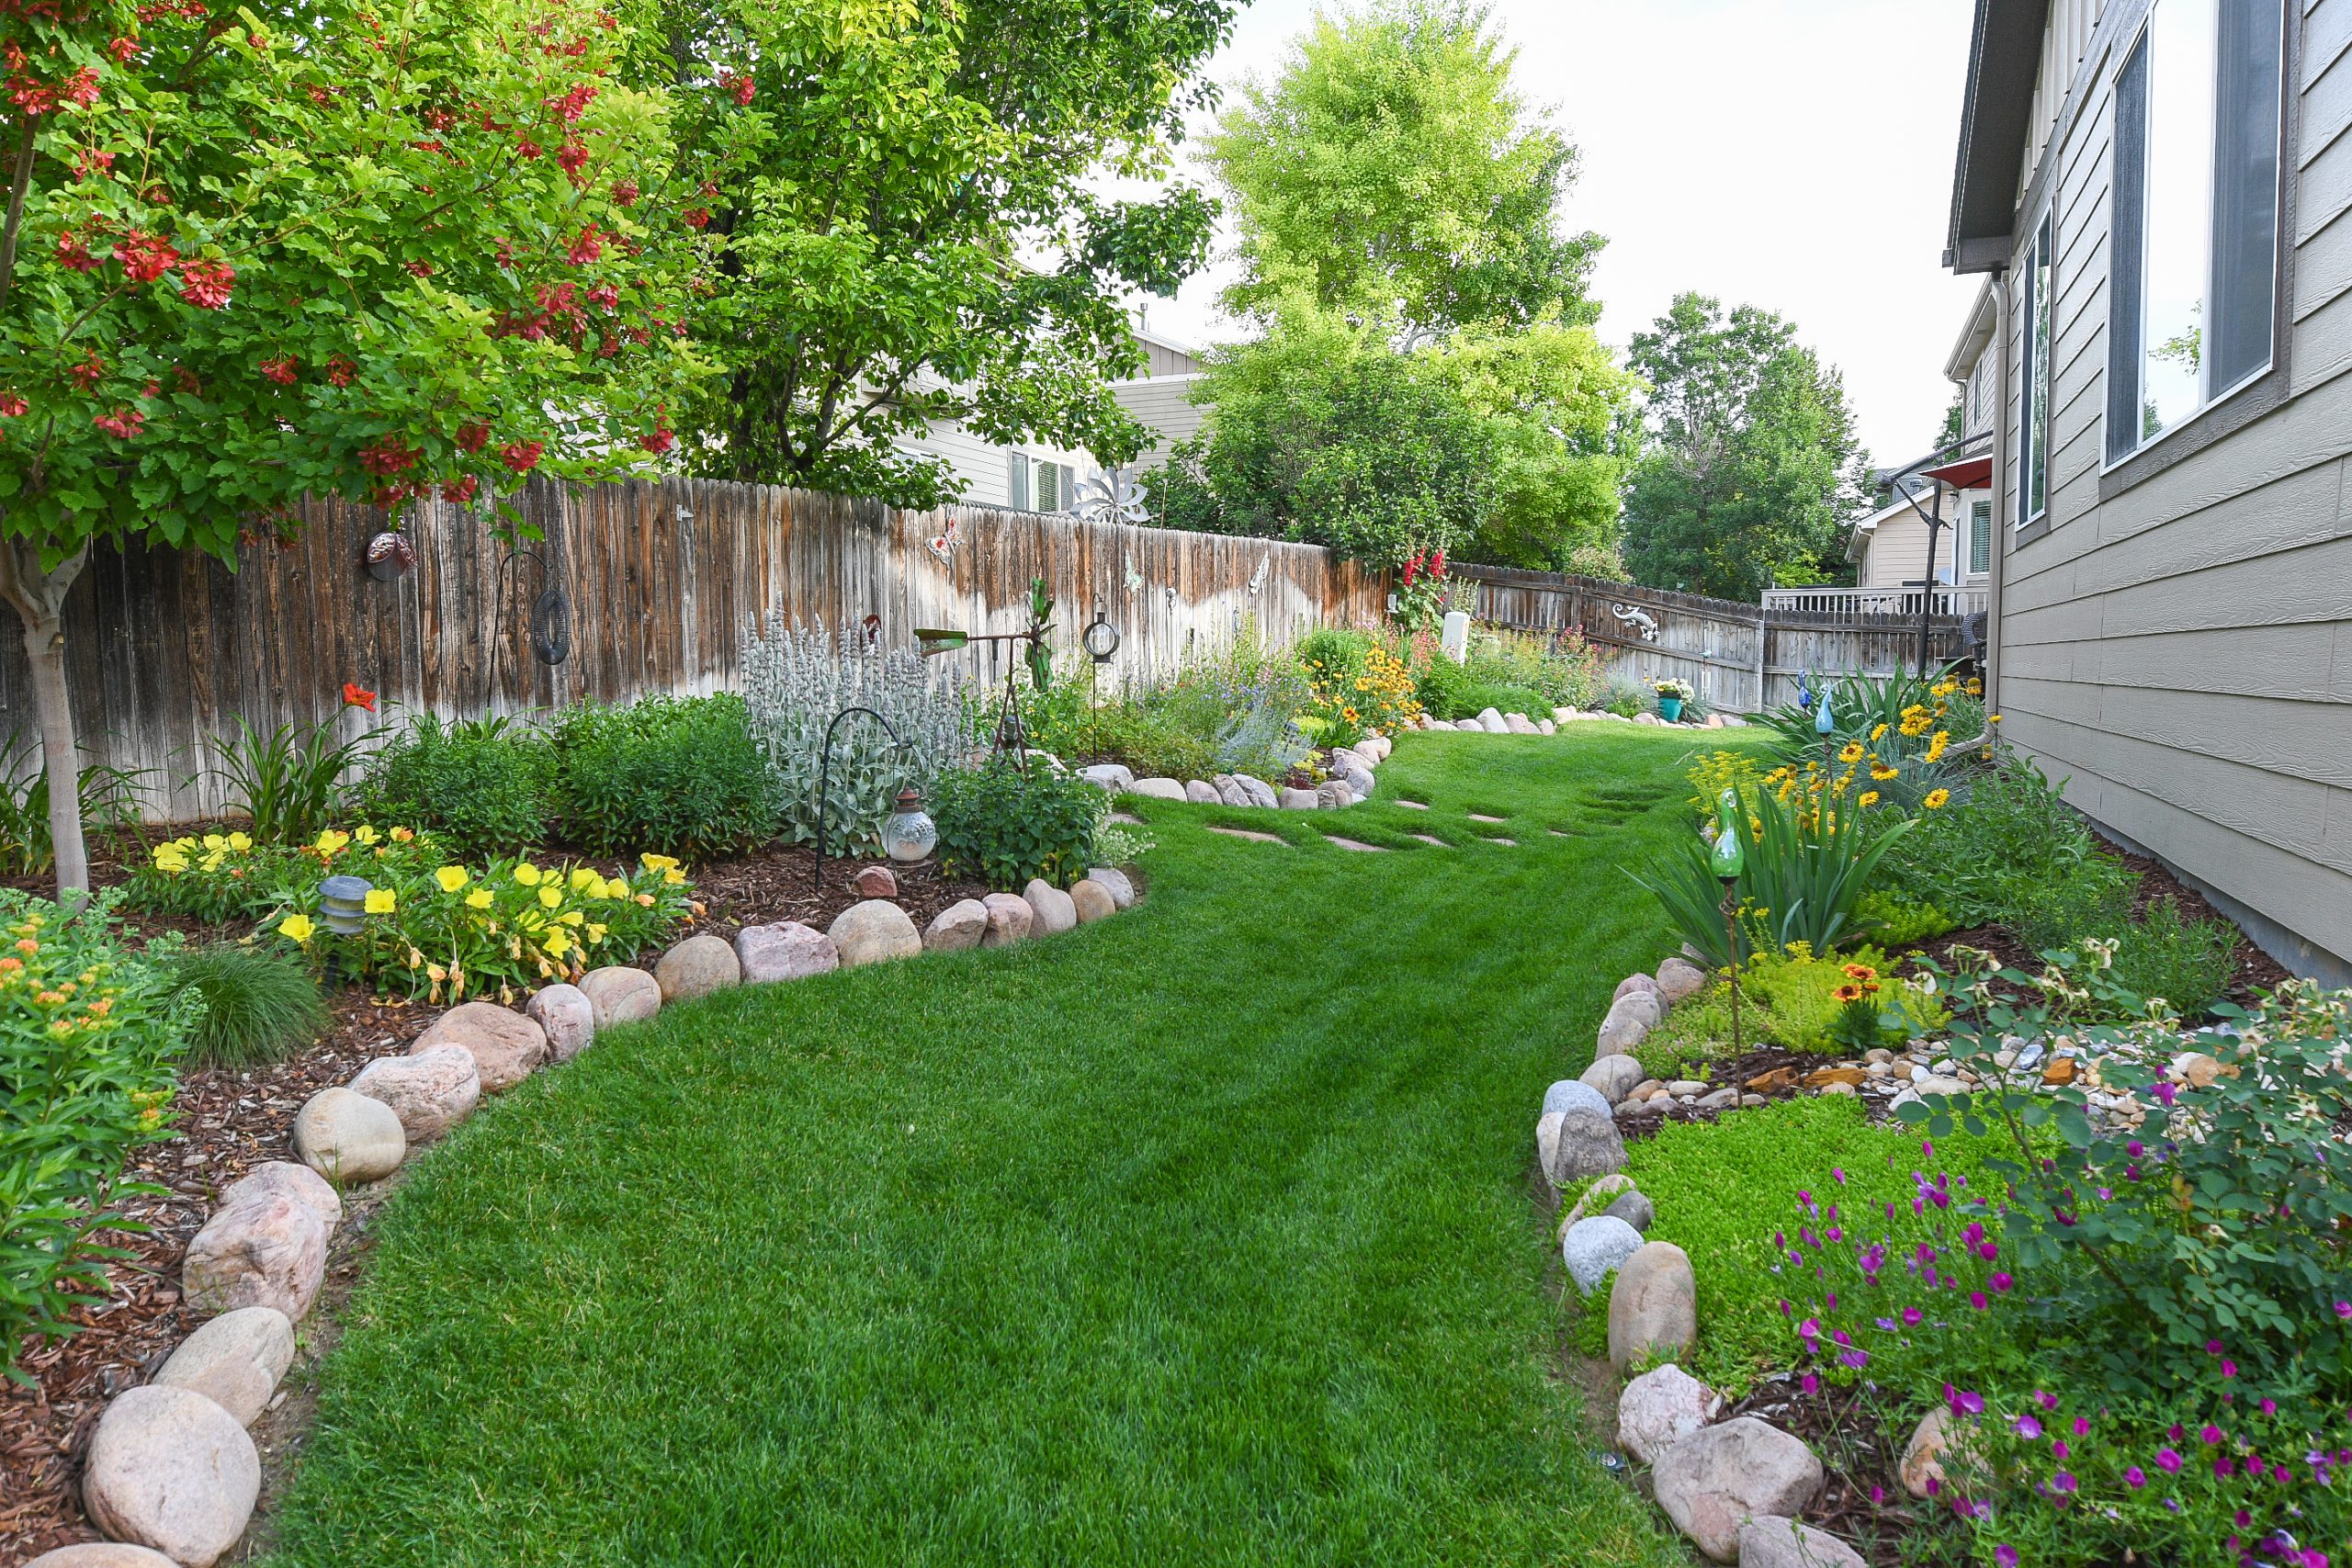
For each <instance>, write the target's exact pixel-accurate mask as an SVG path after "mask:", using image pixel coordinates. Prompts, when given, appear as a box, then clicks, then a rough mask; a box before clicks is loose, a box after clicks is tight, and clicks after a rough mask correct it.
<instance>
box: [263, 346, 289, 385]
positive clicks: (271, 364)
mask: <svg viewBox="0 0 2352 1568" xmlns="http://www.w3.org/2000/svg"><path fill="white" fill-rule="evenodd" d="M261 373H262V375H263V376H264V377H265V378H267V379H269V380H272V381H275V382H277V384H278V385H279V386H281V387H290V386H292V385H293V384H294V356H293V355H290V354H281V355H278V356H277V358H275V359H265V360H263V361H262V362H261Z"/></svg>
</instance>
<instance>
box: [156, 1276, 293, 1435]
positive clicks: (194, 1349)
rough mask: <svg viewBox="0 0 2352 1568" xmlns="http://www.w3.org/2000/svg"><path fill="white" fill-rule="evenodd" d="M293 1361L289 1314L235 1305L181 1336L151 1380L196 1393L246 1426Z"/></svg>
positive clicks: (291, 1329) (265, 1403)
mask: <svg viewBox="0 0 2352 1568" xmlns="http://www.w3.org/2000/svg"><path fill="white" fill-rule="evenodd" d="M293 1362H294V1323H293V1320H292V1319H290V1318H288V1316H287V1315H286V1314H284V1313H282V1312H280V1311H278V1310H277V1308H276V1307H266V1306H250V1307H239V1308H238V1309H237V1310H236V1311H234V1312H224V1313H222V1314H220V1316H219V1317H216V1318H214V1319H213V1320H212V1321H211V1322H209V1323H208V1324H206V1325H204V1326H203V1327H201V1328H199V1329H198V1330H197V1331H196V1332H195V1333H193V1334H191V1335H189V1336H188V1337H187V1338H186V1339H183V1340H181V1341H180V1346H179V1348H178V1349H176V1350H174V1351H173V1352H172V1354H171V1359H169V1360H166V1361H165V1362H164V1370H163V1371H159V1372H157V1373H156V1374H155V1385H156V1386H157V1387H159V1388H184V1389H187V1391H189V1392H190V1393H200V1394H202V1395H204V1397H205V1398H207V1399H209V1400H210V1401H211V1402H212V1403H213V1404H217V1405H219V1406H220V1408H221V1409H223V1410H225V1411H227V1412H228V1413H229V1414H230V1415H232V1416H235V1417H236V1419H237V1424H238V1425H239V1426H241V1427H250V1426H252V1425H253V1424H254V1417H256V1416H259V1415H260V1414H261V1413H262V1411H263V1410H264V1409H265V1408H266V1407H267V1405H268V1404H269V1396H270V1395H271V1394H273V1393H277V1380H278V1379H280V1378H282V1377H284V1376H285V1375H286V1369H287V1368H288V1367H289V1366H291V1365H292V1364H293Z"/></svg>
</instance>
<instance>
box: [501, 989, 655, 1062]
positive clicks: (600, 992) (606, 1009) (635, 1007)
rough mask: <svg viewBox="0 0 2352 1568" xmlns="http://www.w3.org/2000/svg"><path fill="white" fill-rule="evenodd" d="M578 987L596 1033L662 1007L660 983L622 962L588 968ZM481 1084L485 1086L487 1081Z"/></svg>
mask: <svg viewBox="0 0 2352 1568" xmlns="http://www.w3.org/2000/svg"><path fill="white" fill-rule="evenodd" d="M580 990H581V993H582V995H583V996H585V997H586V998H588V1003H589V1006H590V1007H592V1008H593V1009H594V1010H595V1014H596V1032H597V1033H599V1034H602V1033H603V1032H605V1031H606V1030H607V1029H610V1028H612V1027H613V1025H615V1024H616V1023H642V1022H643V1021H645V1020H647V1019H649V1018H651V1017H652V1016H653V1015H654V1014H655V1013H658V1012H660V1011H661V1010H662V982H661V981H659V980H656V979H655V978H654V977H653V976H650V975H649V974H647V973H646V972H645V971H644V970H642V969H632V968H630V967H629V966H628V964H606V965H605V967H604V968H602V969H591V970H589V971H588V973H587V974H586V975H584V976H582V977H581V981H580ZM483 1087H484V1088H487V1087H489V1086H488V1084H487V1082H485V1083H484V1085H483Z"/></svg>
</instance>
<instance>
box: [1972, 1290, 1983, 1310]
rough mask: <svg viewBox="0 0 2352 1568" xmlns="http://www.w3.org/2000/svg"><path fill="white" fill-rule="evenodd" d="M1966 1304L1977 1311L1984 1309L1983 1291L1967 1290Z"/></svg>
mask: <svg viewBox="0 0 2352 1568" xmlns="http://www.w3.org/2000/svg"><path fill="white" fill-rule="evenodd" d="M1968 1304H1969V1305H1970V1306H1973V1307H1974V1308H1975V1309H1976V1310H1977V1311H1978V1312H1983V1311H1984V1310H1985V1292H1982V1291H1971V1292H1968Z"/></svg>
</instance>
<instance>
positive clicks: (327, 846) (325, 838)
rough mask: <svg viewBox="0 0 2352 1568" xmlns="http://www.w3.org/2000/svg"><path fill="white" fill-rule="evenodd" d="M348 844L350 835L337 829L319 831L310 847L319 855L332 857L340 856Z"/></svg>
mask: <svg viewBox="0 0 2352 1568" xmlns="http://www.w3.org/2000/svg"><path fill="white" fill-rule="evenodd" d="M350 842H351V835H350V834H348V833H346V832H344V831H343V830H342V829H337V828H326V829H321V830H320V833H319V837H318V840H317V842H315V843H314V844H313V845H312V846H311V847H312V848H313V849H315V850H317V851H318V852H319V853H321V854H322V855H327V856H330V857H332V856H334V855H336V854H340V853H341V852H343V848H344V846H345V845H346V844H348V843H350Z"/></svg>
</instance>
